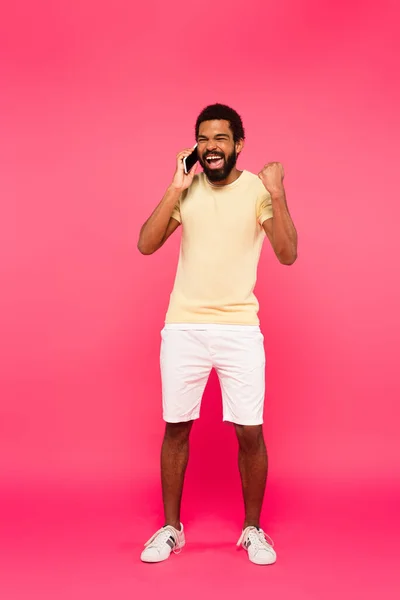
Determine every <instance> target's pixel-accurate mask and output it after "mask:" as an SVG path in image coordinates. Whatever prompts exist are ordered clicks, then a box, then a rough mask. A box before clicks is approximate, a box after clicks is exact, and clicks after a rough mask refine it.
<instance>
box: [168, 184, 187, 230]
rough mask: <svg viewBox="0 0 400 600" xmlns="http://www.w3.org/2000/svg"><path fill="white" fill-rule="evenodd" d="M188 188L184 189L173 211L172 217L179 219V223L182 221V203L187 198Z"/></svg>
mask: <svg viewBox="0 0 400 600" xmlns="http://www.w3.org/2000/svg"><path fill="white" fill-rule="evenodd" d="M187 193H188V190H184V191H183V192H182V194H181V195H180V197H179V200H178V202H177V203H176V204H175V206H174V210H173V211H172V214H171V217H172V218H173V219H175V220H176V221H178V223H182V214H181V204H182V201H183V200H184V198H186V196H187Z"/></svg>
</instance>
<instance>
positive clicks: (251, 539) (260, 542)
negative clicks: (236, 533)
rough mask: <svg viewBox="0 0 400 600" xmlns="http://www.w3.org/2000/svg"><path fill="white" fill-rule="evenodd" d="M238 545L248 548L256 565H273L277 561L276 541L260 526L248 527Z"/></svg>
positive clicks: (250, 556)
mask: <svg viewBox="0 0 400 600" xmlns="http://www.w3.org/2000/svg"><path fill="white" fill-rule="evenodd" d="M267 538H268V540H269V541H267ZM237 545H238V547H239V546H243V548H244V549H245V550H247V553H248V555H249V559H250V560H251V562H252V563H254V564H256V565H272V564H273V563H274V562H275V561H276V552H275V550H274V549H273V545H274V542H273V541H272V540H271V538H270V537H268V536H267V535H266V534H265V533H264V531H263V530H262V529H258V527H246V529H244V530H243V531H242V535H241V536H240V538H239V541H238V543H237Z"/></svg>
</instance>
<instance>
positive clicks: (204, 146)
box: [197, 119, 242, 182]
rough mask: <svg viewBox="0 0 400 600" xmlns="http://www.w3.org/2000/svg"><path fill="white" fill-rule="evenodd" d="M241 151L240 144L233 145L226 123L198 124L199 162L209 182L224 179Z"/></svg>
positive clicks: (208, 122) (221, 121) (231, 135)
mask: <svg viewBox="0 0 400 600" xmlns="http://www.w3.org/2000/svg"><path fill="white" fill-rule="evenodd" d="M241 149H242V142H238V143H236V144H235V142H234V141H233V133H232V130H231V128H230V126H229V122H228V121H224V120H222V119H216V120H215V121H204V122H203V123H201V124H200V128H199V134H198V136H197V151H198V154H199V161H200V164H201V166H202V167H203V169H204V172H205V174H206V176H207V178H208V179H209V180H210V181H212V182H213V181H214V182H218V181H224V179H226V178H227V177H228V176H229V174H230V172H231V171H232V169H233V168H234V166H235V165H236V161H237V157H238V154H239V152H240V150H241Z"/></svg>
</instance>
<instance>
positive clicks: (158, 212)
mask: <svg viewBox="0 0 400 600" xmlns="http://www.w3.org/2000/svg"><path fill="white" fill-rule="evenodd" d="M180 195H181V192H180V191H179V190H176V189H174V188H170V187H169V188H168V190H167V191H166V193H165V195H164V198H163V199H162V200H161V202H160V204H159V205H158V206H157V208H156V209H155V210H154V212H153V213H152V214H151V216H150V217H149V218H148V219H147V221H146V222H145V223H144V225H143V226H142V228H141V230H140V234H139V241H138V250H139V252H141V253H142V254H153V253H154V252H156V250H158V249H159V248H161V246H162V245H163V244H165V242H166V241H167V239H168V238H169V237H170V236H171V235H172V234H173V233H174V231H175V230H176V229H178V227H179V225H180V223H179V221H177V220H176V219H174V218H172V217H171V215H172V212H173V210H174V208H175V205H176V203H177V202H178V200H179V196H180Z"/></svg>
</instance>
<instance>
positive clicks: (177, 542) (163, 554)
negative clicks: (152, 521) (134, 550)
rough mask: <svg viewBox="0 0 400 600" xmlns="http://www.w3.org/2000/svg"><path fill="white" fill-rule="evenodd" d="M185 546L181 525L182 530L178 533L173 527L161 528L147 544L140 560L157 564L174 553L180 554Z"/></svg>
mask: <svg viewBox="0 0 400 600" xmlns="http://www.w3.org/2000/svg"><path fill="white" fill-rule="evenodd" d="M184 545H185V534H184V531H183V525H182V523H181V530H180V531H178V530H177V529H175V527H172V526H171V525H166V526H165V527H161V529H159V530H158V531H156V532H155V534H154V535H153V536H152V537H151V538H150V539H149V541H148V542H146V543H145V549H144V550H143V552H142V554H141V556H140V559H141V560H142V561H143V562H147V563H157V562H162V561H163V560H167V558H169V555H170V554H171V552H172V551H173V552H174V554H179V552H180V551H181V550H182V548H183V546H184Z"/></svg>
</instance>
